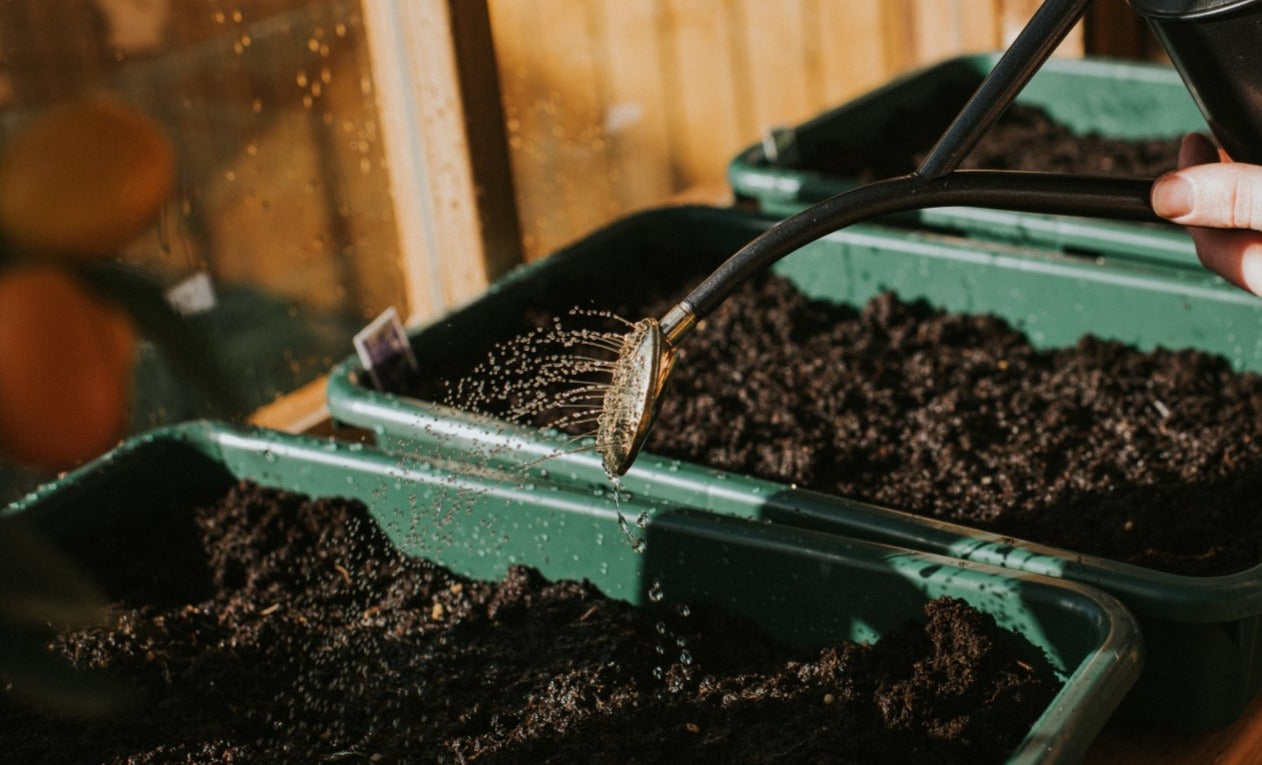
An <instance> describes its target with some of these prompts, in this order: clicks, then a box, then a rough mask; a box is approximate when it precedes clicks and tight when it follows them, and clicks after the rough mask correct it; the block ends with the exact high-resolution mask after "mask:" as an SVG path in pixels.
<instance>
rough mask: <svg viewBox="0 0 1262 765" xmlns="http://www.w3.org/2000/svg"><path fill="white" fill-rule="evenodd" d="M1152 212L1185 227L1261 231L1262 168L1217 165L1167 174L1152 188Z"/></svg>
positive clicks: (1225, 164)
mask: <svg viewBox="0 0 1262 765" xmlns="http://www.w3.org/2000/svg"><path fill="white" fill-rule="evenodd" d="M1150 201H1151V202H1152V208H1153V211H1154V212H1156V213H1157V214H1158V215H1160V216H1161V217H1163V218H1166V219H1167V220H1170V221H1173V222H1175V223H1181V224H1183V225H1185V226H1210V227H1213V228H1249V229H1259V228H1262V167H1259V166H1257V165H1246V164H1243V163H1239V162H1227V163H1224V162H1214V163H1211V164H1208V165H1196V166H1193V167H1185V168H1183V169H1181V170H1175V171H1173V172H1169V173H1166V174H1165V175H1163V176H1161V177H1160V178H1158V179H1157V181H1156V182H1155V183H1154V184H1153V186H1152V192H1151V200H1150Z"/></svg>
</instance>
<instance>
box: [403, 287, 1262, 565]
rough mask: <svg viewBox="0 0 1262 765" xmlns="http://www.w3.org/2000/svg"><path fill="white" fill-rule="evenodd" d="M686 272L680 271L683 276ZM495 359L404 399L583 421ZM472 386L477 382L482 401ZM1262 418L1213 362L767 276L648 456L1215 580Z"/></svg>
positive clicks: (697, 342)
mask: <svg viewBox="0 0 1262 765" xmlns="http://www.w3.org/2000/svg"><path fill="white" fill-rule="evenodd" d="M676 278H677V279H678V280H679V282H681V283H682V284H687V283H690V282H689V281H688V280H689V279H690V278H693V275H686V276H677V277H676ZM619 288H620V290H621V294H622V295H623V296H624V298H623V300H622V302H621V303H618V304H617V305H616V308H615V310H616V311H617V312H618V313H620V314H622V315H625V316H643V315H661V313H662V312H663V311H665V310H666V309H667V308H669V307H670V306H671V305H672V304H673V302H674V299H675V298H676V296H677V295H678V294H679V292H680V291H681V288H680V286H679V285H678V284H665V283H662V282H659V281H650V280H648V279H646V280H645V281H644V282H643V283H636V282H635V281H634V280H632V281H627V280H621V281H620V282H619ZM633 296H638V297H639V298H642V300H641V301H639V302H636V301H635V300H634V299H633ZM654 296H656V298H654ZM553 310H555V311H556V313H557V314H560V315H561V316H562V320H563V321H573V319H572V318H570V317H565V315H564V312H565V309H564V307H562V306H555V307H547V308H545V307H540V308H539V310H536V311H532V312H531V313H530V315H528V316H524V317H522V318H521V323H520V324H518V325H515V326H514V327H508V328H505V329H506V330H514V329H515V330H518V331H521V332H523V333H530V332H532V331H533V332H534V333H535V334H536V335H537V334H539V330H538V329H537V328H539V327H543V328H545V329H546V328H547V327H548V326H550V324H551V322H552V321H553V320H554V318H555V316H554V314H553V313H552V311H553ZM532 328H535V329H532ZM545 334H546V333H545ZM510 345H511V343H510ZM492 350H493V349H491V348H487V347H483V348H474V347H465V348H462V349H461V351H462V352H461V354H460V355H459V356H446V357H444V358H443V359H424V360H423V362H422V363H423V366H427V368H429V369H432V370H434V374H435V377H432V378H428V379H426V380H418V381H417V383H416V385H415V386H414V387H411V388H409V389H408V390H406V391H403V392H405V393H408V394H410V395H414V396H417V397H420V398H423V399H427V400H433V401H442V402H445V403H449V404H453V405H456V406H465V407H469V406H472V407H473V408H475V409H478V410H480V411H483V412H486V413H489V414H493V415H496V416H502V417H507V418H509V419H512V418H513V417H514V416H515V414H514V413H519V412H522V411H529V412H532V414H531V416H530V418H529V421H530V423H531V424H534V425H539V426H551V425H556V424H558V423H559V424H561V425H564V426H565V429H567V430H568V432H571V433H582V432H590V427H589V426H587V425H583V424H579V425H575V424H574V423H573V422H572V421H566V420H563V418H569V417H572V410H568V409H559V408H552V409H549V408H548V407H547V406H546V405H541V404H540V403H539V402H538V400H537V399H543V400H544V401H545V404H546V402H547V401H557V400H562V399H563V397H564V395H566V394H564V393H563V392H561V391H560V389H559V388H558V389H556V390H554V389H549V388H546V387H545V388H538V387H536V386H535V382H537V376H536V369H537V365H532V363H531V362H530V360H529V359H525V360H524V362H523V363H518V364H515V365H514V364H508V363H499V364H495V365H493V368H492V367H488V366H485V365H484V366H482V367H480V368H479V367H477V366H476V364H475V361H476V360H477V359H478V358H479V357H478V354H479V353H481V354H485V353H488V352H491V351H492ZM537 351H538V353H539V354H540V355H541V357H548V356H549V355H555V354H564V353H572V352H573V351H572V350H571V349H569V348H565V347H561V346H557V347H555V348H553V349H551V350H548V349H546V348H544V347H542V346H537ZM497 353H502V351H500V352H497ZM518 360H519V361H521V358H519V359H518ZM469 377H473V378H477V380H478V383H477V385H476V386H473V387H476V388H477V389H478V390H479V395H478V396H477V398H476V401H473V402H472V403H471V401H470V400H469V399H468V398H466V397H465V394H466V393H467V392H468V391H469V390H471V389H472V388H471V385H470V383H469V381H468V378H469ZM462 380H463V382H461V381H462ZM488 390H493V391H498V392H500V393H501V394H502V395H500V396H499V397H498V398H497V397H496V396H492V395H489V394H488V393H487V391H488ZM532 401H533V403H531V402H532ZM1260 417H1262V378H1259V377H1258V376H1257V375H1255V374H1250V373H1237V372H1235V371H1233V370H1232V369H1231V368H1230V366H1229V364H1228V363H1227V361H1226V360H1225V359H1223V358H1221V357H1217V356H1212V355H1208V354H1205V353H1201V352H1197V351H1193V350H1181V351H1177V352H1176V351H1167V350H1156V351H1151V352H1141V351H1139V350H1137V349H1135V348H1133V347H1129V346H1126V345H1123V344H1120V343H1116V342H1108V341H1103V340H1100V339H1096V338H1092V337H1086V338H1083V339H1082V340H1081V342H1079V343H1078V344H1076V345H1074V346H1071V347H1067V348H1061V349H1051V350H1047V349H1036V348H1035V347H1033V346H1032V345H1031V344H1030V342H1029V341H1028V339H1027V338H1026V337H1025V336H1024V335H1022V333H1020V332H1019V331H1017V330H1015V329H1014V328H1013V327H1011V326H1010V325H1008V324H1007V323H1005V322H1004V321H1002V320H1000V319H997V318H993V317H985V316H964V315H952V314H948V313H944V312H942V311H938V310H933V309H931V308H930V307H929V306H927V305H926V304H924V303H905V302H902V301H900V300H898V299H897V298H896V297H894V296H892V295H884V296H881V297H878V298H876V299H874V300H872V301H871V302H869V303H868V304H867V305H866V306H864V307H863V308H862V309H861V310H856V309H854V308H851V307H846V306H840V305H835V304H831V303H827V302H822V301H813V300H810V299H808V298H806V297H805V296H803V295H802V294H801V293H800V292H799V291H798V290H797V289H796V288H794V287H793V286H792V284H791V283H789V282H788V281H787V280H785V279H783V278H780V277H778V276H775V275H771V274H764V275H761V276H759V277H756V278H755V279H753V280H751V281H750V282H749V283H747V284H745V285H743V286H742V287H741V288H740V289H739V290H738V291H737V292H736V293H735V294H734V295H733V296H732V297H731V298H730V299H728V300H727V301H726V302H725V303H724V304H723V305H722V306H720V308H719V309H718V310H717V311H715V312H714V313H713V314H712V315H711V316H709V317H708V318H707V319H706V321H705V322H704V325H703V326H702V327H700V328H699V329H698V330H697V331H696V333H695V334H694V335H693V336H692V337H690V338H689V340H688V342H686V343H684V344H683V346H682V347H681V349H680V357H679V360H678V362H677V363H676V366H675V372H674V375H673V378H672V380H671V382H670V385H669V386H668V389H667V392H666V395H665V398H664V401H663V403H662V409H661V412H660V416H659V419H658V422H657V425H656V427H655V428H654V430H653V432H652V434H651V435H650V437H649V441H648V443H647V446H646V448H647V449H648V450H649V451H651V452H653V453H655V454H659V455H662V456H666V457H673V458H678V459H683V460H687V461H690V462H695V463H700V464H703V465H707V466H710V467H716V468H723V469H726V470H731V471H735V472H739V473H743V474H748V475H753V476H758V477H761V478H766V479H770V480H775V481H780V482H784V483H788V484H794V485H797V486H800V487H805V488H812V489H817V490H820V491H825V492H828V493H831V494H839V495H843V496H846V497H850V498H854V499H859V500H864V501H868V502H873V503H876V504H879V505H882V506H886V507H891V508H895V509H900V510H905V511H908V512H912V513H916V514H920V515H925V516H930V517H934V518H940V519H944V520H949V521H954V522H959V523H963V524H966V525H970V526H974V527H980V528H984V529H989V530H993V531H996V532H999V533H1002V534H1007V535H1011V536H1014V537H1017V538H1021V539H1027V540H1031V541H1034V542H1039V543H1044V544H1049V545H1054V546H1058V547H1063V548H1067V549H1069V550H1073V551H1076V552H1080V553H1092V554H1097V555H1101V556H1104V557H1107V558H1112V559H1116V560H1120V561H1125V562H1128V563H1134V564H1137V565H1141V566H1146V567H1149V568H1153V569H1157V570H1161V571H1167V572H1173V573H1180V574H1189V575H1215V574H1225V573H1229V572H1233V571H1239V570H1243V569H1245V568H1249V567H1251V566H1254V565H1256V564H1257V563H1259V561H1262V513H1259V512H1258V511H1257V497H1259V496H1262V444H1259V443H1258V441H1257V439H1256V438H1255V431H1256V427H1255V424H1256V423H1257V422H1258V421H1259V419H1260Z"/></svg>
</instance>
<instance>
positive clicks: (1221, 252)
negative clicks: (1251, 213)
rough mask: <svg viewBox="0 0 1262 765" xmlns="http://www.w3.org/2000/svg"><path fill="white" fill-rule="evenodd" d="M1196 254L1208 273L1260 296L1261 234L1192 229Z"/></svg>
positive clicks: (1261, 275)
mask: <svg viewBox="0 0 1262 765" xmlns="http://www.w3.org/2000/svg"><path fill="white" fill-rule="evenodd" d="M1188 231H1189V232H1190V233H1191V234H1192V240H1193V241H1194V242H1196V254H1197V255H1198V256H1199V257H1200V259H1201V263H1203V264H1204V265H1205V267H1206V268H1208V269H1209V270H1211V271H1213V272H1215V273H1217V274H1220V275H1221V276H1222V277H1223V278H1224V279H1226V280H1227V281H1229V282H1231V283H1232V284H1234V285H1236V286H1237V287H1240V288H1241V289H1244V290H1248V291H1249V292H1252V293H1253V294H1255V295H1262V233H1259V232H1257V231H1231V230H1226V229H1217V228H1191V229H1188Z"/></svg>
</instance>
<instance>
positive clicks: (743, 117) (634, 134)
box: [488, 0, 1083, 259]
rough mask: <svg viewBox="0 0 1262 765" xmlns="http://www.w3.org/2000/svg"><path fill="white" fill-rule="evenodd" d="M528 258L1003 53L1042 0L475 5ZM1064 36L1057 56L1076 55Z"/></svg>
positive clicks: (538, 0)
mask: <svg viewBox="0 0 1262 765" xmlns="http://www.w3.org/2000/svg"><path fill="white" fill-rule="evenodd" d="M488 2H489V7H490V12H491V24H492V35H493V38H494V44H495V50H496V56H497V58H498V61H499V70H500V87H501V95H502V98H503V103H504V112H505V116H506V126H507V132H508V137H509V143H510V152H511V161H512V166H513V174H514V183H515V185H516V190H517V200H518V211H519V215H520V219H521V225H522V229H523V244H524V249H525V256H526V258H527V259H534V258H539V257H542V256H544V255H546V254H547V253H549V252H551V251H553V250H555V249H556V248H557V247H559V246H561V245H563V244H565V243H567V242H570V241H572V240H574V239H576V238H578V237H581V236H582V235H583V234H585V233H587V232H590V231H591V230H593V229H595V228H597V227H599V226H600V225H602V224H604V223H605V222H607V221H609V220H611V219H613V218H616V217H618V216H620V215H622V214H625V213H627V212H628V211H632V210H637V209H642V208H645V207H651V206H655V205H659V204H662V203H663V202H665V201H666V200H668V199H669V198H671V197H672V195H675V194H678V193H680V192H682V191H684V190H685V189H689V188H690V187H694V186H697V185H699V184H701V185H705V184H711V185H716V186H717V187H720V188H721V185H722V182H723V177H724V170H725V167H726V164H727V162H728V161H729V160H730V159H731V158H732V157H733V156H734V155H735V154H736V153H737V152H738V151H739V150H740V149H742V148H744V147H745V146H747V145H749V144H751V143H753V142H755V141H756V140H758V138H759V137H760V135H761V134H762V133H763V131H765V130H767V129H769V128H771V127H775V126H779V125H787V124H793V123H795V122H799V121H801V120H803V119H805V118H807V117H809V116H811V115H813V114H816V113H818V112H820V111H823V110H824V109H826V108H829V107H831V106H835V105H837V104H838V103H840V102H842V101H844V100H846V99H848V98H851V97H853V96H855V95H856V94H859V93H861V92H863V91H865V90H868V89H870V88H872V87H874V86H875V85H877V84H879V83H881V82H883V81H885V80H887V79H889V78H890V77H892V76H894V75H897V74H899V73H900V72H905V71H907V70H909V69H911V68H914V67H917V66H920V65H923V64H926V63H929V62H933V61H937V60H940V59H942V58H945V57H948V56H952V55H957V54H960V53H965V52H975V51H984V50H994V49H998V48H1002V47H1004V46H1005V45H1006V44H1007V43H1008V42H1009V41H1010V40H1011V38H1012V37H1013V36H1014V35H1015V34H1016V32H1018V31H1019V30H1020V29H1021V27H1022V26H1023V25H1024V24H1025V22H1026V21H1027V20H1028V19H1029V17H1030V15H1031V14H1032V13H1033V12H1034V9H1035V8H1037V7H1038V5H1039V4H1040V2H1039V0H534V1H532V2H525V1H524V0H488ZM1082 39H1083V37H1082V33H1081V30H1075V32H1074V33H1072V34H1071V37H1070V39H1068V40H1067V41H1066V43H1065V45H1064V46H1063V48H1062V51H1061V52H1062V53H1064V54H1068V55H1073V54H1078V53H1081V52H1082Z"/></svg>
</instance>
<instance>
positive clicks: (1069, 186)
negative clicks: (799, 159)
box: [596, 0, 1262, 475]
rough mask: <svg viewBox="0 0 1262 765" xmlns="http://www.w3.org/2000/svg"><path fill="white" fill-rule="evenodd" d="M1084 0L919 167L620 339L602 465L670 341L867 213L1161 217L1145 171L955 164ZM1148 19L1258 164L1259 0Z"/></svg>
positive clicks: (1022, 48) (1073, 0)
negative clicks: (740, 288)
mask: <svg viewBox="0 0 1262 765" xmlns="http://www.w3.org/2000/svg"><path fill="white" fill-rule="evenodd" d="M1089 2H1090V0H1045V2H1044V3H1043V4H1042V5H1041V6H1040V7H1039V9H1038V11H1037V12H1035V14H1034V17H1033V18H1031V19H1030V22H1029V23H1028V24H1027V25H1026V26H1025V28H1024V29H1023V30H1022V31H1021V33H1020V34H1019V35H1018V36H1017V39H1016V40H1015V41H1014V42H1013V43H1012V45H1011V47H1009V49H1008V50H1007V51H1006V52H1005V53H1004V55H1003V56H1002V57H1001V58H1000V59H999V61H998V62H997V63H996V64H995V67H994V69H993V70H992V71H991V73H990V74H989V75H987V77H986V78H985V79H984V80H983V81H982V83H981V85H979V86H978V88H977V91H976V92H975V93H974V94H973V96H972V98H971V99H970V100H969V101H968V102H967V103H966V104H965V105H964V108H963V109H962V110H961V111H960V114H959V115H958V116H957V117H956V118H955V121H954V122H952V123H951V125H950V126H949V127H948V128H947V130H946V132H945V133H944V134H943V135H942V137H941V139H939V141H938V143H937V144H936V145H935V146H934V148H933V149H932V150H931V151H930V152H929V155H928V156H927V157H925V159H924V161H923V162H922V163H921V165H920V168H919V169H918V170H916V172H914V173H912V174H910V175H905V176H901V177H898V178H892V179H890V180H885V181H880V182H877V183H872V184H869V185H867V186H862V187H860V188H857V189H853V190H851V191H847V192H845V193H842V194H838V195H837V196H834V197H831V198H829V199H826V200H824V201H822V202H820V203H818V204H816V205H814V206H812V207H810V208H808V209H806V210H804V211H803V212H801V213H798V214H797V215H795V216H793V217H792V218H789V219H787V220H784V221H782V222H780V223H778V224H776V225H775V226H773V227H772V228H770V229H768V230H767V231H766V232H764V233H763V234H761V235H760V236H758V237H757V238H756V239H754V240H753V241H752V242H750V243H749V244H748V245H746V246H745V247H743V248H742V249H741V250H739V251H738V252H736V253H735V254H734V255H732V257H730V258H728V260H727V261H726V262H725V263H723V265H721V266H719V267H718V269H716V270H715V271H714V273H713V274H711V275H710V276H709V277H708V278H706V280H705V281H704V282H702V283H701V284H700V285H699V286H698V287H697V288H696V289H694V290H693V291H692V292H691V293H689V294H688V296H687V297H685V298H684V299H683V300H682V301H680V302H679V303H678V304H677V305H676V306H675V307H674V308H672V309H671V310H670V311H669V312H668V313H667V314H666V315H665V316H664V317H662V319H661V320H660V321H658V320H656V319H653V318H647V319H642V320H640V321H638V322H636V323H635V325H634V326H633V328H632V330H631V331H630V332H629V333H627V335H626V337H625V338H624V340H623V343H622V347H621V350H620V352H619V356H618V359H617V361H616V362H615V363H614V364H613V367H612V380H611V383H610V386H609V388H608V389H607V392H606V395H605V398H604V402H603V404H602V411H601V414H600V418H599V420H598V424H597V437H596V447H597V450H598V451H599V452H600V453H601V457H602V460H603V462H604V466H605V469H606V471H608V472H609V473H610V474H611V475H621V474H623V473H625V472H626V471H627V469H628V468H629V467H630V466H631V463H632V462H633V461H634V460H635V457H636V455H637V454H638V453H639V451H640V448H641V447H642V446H643V445H644V440H645V438H647V436H648V432H649V429H650V428H651V427H652V425H653V421H654V419H655V418H656V413H657V408H658V402H659V399H660V396H661V393H662V390H663V388H664V386H665V384H666V380H667V378H668V376H669V375H670V370H671V365H672V364H673V363H674V359H675V349H676V347H677V345H678V343H679V342H680V341H681V340H682V339H683V338H684V337H686V336H687V335H688V334H689V333H690V332H691V331H692V329H693V328H694V327H695V326H696V324H697V322H698V321H699V319H701V318H702V317H704V316H705V315H707V314H708V313H710V311H712V310H714V308H715V307H716V306H717V305H718V304H719V303H721V302H722V301H723V300H724V299H725V298H726V297H727V296H728V295H729V294H731V292H732V290H733V289H735V287H736V286H737V285H738V284H740V283H741V282H742V281H744V280H745V279H746V278H748V277H749V276H751V275H752V274H754V273H755V272H757V271H759V270H761V269H763V268H765V267H766V266H769V265H770V264H771V263H774V262H775V261H777V260H779V259H780V258H782V257H784V256H785V255H788V254H789V253H791V252H793V251H794V250H796V249H798V248H799V247H801V246H803V245H805V244H807V243H809V242H811V241H814V240H815V239H818V238H819V237H821V236H824V235H825V234H828V233H831V232H833V231H836V230H837V229H840V228H844V227H845V226H848V225H850V224H852V223H857V222H860V221H863V220H867V219H870V218H874V217H878V216H881V215H886V214H889V213H896V212H902V211H905V210H915V209H923V208H927V207H942V206H948V205H951V206H972V207H992V208H1000V209H1007V210H1017V211H1023V212H1038V213H1048V214H1059V215H1081V216H1087V217H1096V218H1116V219H1123V220H1149V221H1156V220H1159V218H1158V217H1157V215H1156V214H1155V213H1154V212H1153V210H1152V207H1151V205H1150V203H1149V194H1150V190H1151V188H1152V184H1153V179H1151V178H1111V177H1103V176H1078V175H1067V174H1060V173H1028V172H1014V171H992V170H956V168H957V167H958V166H959V164H960V162H961V160H963V159H964V157H965V156H966V155H967V154H968V152H969V151H970V150H971V149H972V148H973V146H974V145H975V144H976V143H977V140H978V139H979V138H980V137H981V136H982V134H983V133H984V132H985V131H986V130H987V128H989V127H990V126H991V124H993V123H994V121H995V120H996V119H998V117H999V116H1000V114H1002V113H1003V111H1004V110H1005V109H1006V108H1007V107H1008V105H1009V104H1011V103H1012V100H1013V99H1014V98H1015V97H1016V95H1017V93H1019V92H1020V90H1021V89H1022V88H1023V87H1024V86H1025V84H1026V83H1027V82H1028V81H1029V80H1030V78H1031V77H1033V76H1034V74H1035V72H1037V71H1038V69H1039V67H1041V66H1042V65H1043V62H1044V61H1046V60H1047V58H1048V56H1050V55H1051V53H1052V51H1053V50H1055V49H1056V46H1057V45H1059V44H1060V42H1061V40H1063V39H1064V37H1065V35H1066V34H1068V33H1069V30H1070V29H1072V28H1073V26H1074V25H1075V24H1076V23H1077V22H1078V20H1079V18H1081V16H1082V13H1083V11H1084V10H1085V9H1086V7H1087V4H1088V3H1089ZM1129 2H1130V6H1131V8H1132V9H1134V10H1135V12H1136V13H1138V14H1140V15H1141V16H1143V17H1144V18H1145V19H1147V21H1148V23H1149V24H1150V25H1151V26H1152V29H1153V31H1154V32H1155V33H1156V36H1157V38H1158V39H1159V40H1160V41H1161V44H1162V45H1163V46H1164V47H1165V50H1166V52H1167V53H1168V54H1169V56H1170V59H1171V61H1172V62H1173V63H1174V66H1175V68H1176V69H1178V71H1179V74H1180V75H1181V76H1182V78H1183V82H1184V84H1186V85H1187V88H1188V90H1189V91H1191V93H1192V96H1193V98H1194V99H1195V100H1196V103H1197V105H1198V106H1199V107H1200V109H1201V112H1202V114H1203V115H1204V116H1205V120H1206V122H1207V124H1208V125H1209V127H1210V129H1211V130H1212V131H1213V133H1214V136H1215V138H1217V140H1218V142H1219V144H1220V145H1221V146H1222V147H1223V148H1224V149H1225V150H1226V151H1227V153H1228V154H1229V155H1230V156H1231V157H1232V159H1234V160H1237V161H1242V162H1250V163H1256V164H1262V0H1129Z"/></svg>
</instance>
